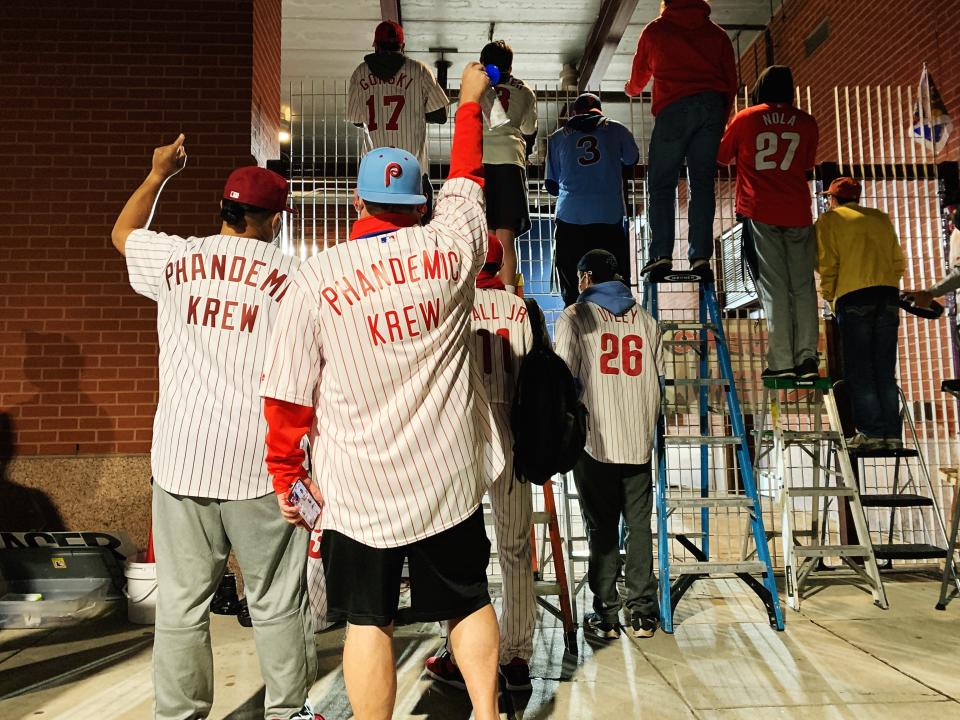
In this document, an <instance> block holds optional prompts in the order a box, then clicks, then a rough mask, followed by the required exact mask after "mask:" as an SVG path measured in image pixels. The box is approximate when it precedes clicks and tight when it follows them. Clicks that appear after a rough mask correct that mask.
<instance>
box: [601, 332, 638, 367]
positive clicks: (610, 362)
mask: <svg viewBox="0 0 960 720" xmlns="http://www.w3.org/2000/svg"><path fill="white" fill-rule="evenodd" d="M642 372H643V338H642V337H640V336H639V335H624V336H623V337H622V338H621V337H620V336H618V335H614V334H613V333H604V334H603V335H601V336H600V373H601V374H602V375H620V374H621V373H622V374H624V375H627V376H629V377H636V376H637V375H639V374H640V373H642Z"/></svg>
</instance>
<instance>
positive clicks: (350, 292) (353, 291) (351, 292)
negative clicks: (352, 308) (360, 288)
mask: <svg viewBox="0 0 960 720" xmlns="http://www.w3.org/2000/svg"><path fill="white" fill-rule="evenodd" d="M341 280H343V284H344V285H346V286H347V289H346V290H344V289H343V288H341V287H340V280H337V281H336V282H335V283H334V284H335V285H336V286H337V287H338V288H340V292H341V293H342V294H343V297H344V299H346V301H347V305H353V300H351V299H350V296H351V295H353V297H354V299H355V300H356V301H357V302H360V293H358V292H357V289H356V288H355V287H354V286H353V285H351V284H350V281H349V280H347V276H346V275H344V276H343V277H342V278H341Z"/></svg>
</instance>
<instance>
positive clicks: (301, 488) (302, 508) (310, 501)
mask: <svg viewBox="0 0 960 720" xmlns="http://www.w3.org/2000/svg"><path fill="white" fill-rule="evenodd" d="M287 502H289V503H290V504H291V505H294V506H295V507H296V508H297V510H298V511H299V512H300V517H302V518H303V521H304V522H305V523H306V524H307V527H309V528H313V526H314V525H316V524H317V520H318V519H319V518H320V504H319V503H318V502H317V501H316V500H314V498H313V495H311V494H310V490H308V489H307V486H306V485H305V484H304V482H303V480H297V481H296V482H295V483H294V484H293V485H291V486H290V494H289V495H288V496H287Z"/></svg>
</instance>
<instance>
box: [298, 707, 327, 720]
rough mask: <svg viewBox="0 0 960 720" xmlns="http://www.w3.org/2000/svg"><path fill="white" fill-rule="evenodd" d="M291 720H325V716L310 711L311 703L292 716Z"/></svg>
mask: <svg viewBox="0 0 960 720" xmlns="http://www.w3.org/2000/svg"><path fill="white" fill-rule="evenodd" d="M290 720H323V715H321V714H320V713H315V712H314V711H313V710H311V709H310V703H305V704H304V706H303V707H302V708H300V709H299V710H298V711H297V712H295V713H294V714H293V715H291V716H290Z"/></svg>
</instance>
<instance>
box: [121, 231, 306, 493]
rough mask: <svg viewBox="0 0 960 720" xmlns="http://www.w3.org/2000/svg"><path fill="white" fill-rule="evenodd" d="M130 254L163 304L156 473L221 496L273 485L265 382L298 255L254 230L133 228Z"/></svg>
mask: <svg viewBox="0 0 960 720" xmlns="http://www.w3.org/2000/svg"><path fill="white" fill-rule="evenodd" d="M126 256H127V269H128V271H129V274H130V284H131V285H132V286H133V289H134V290H136V291H137V292H138V293H140V294H141V295H144V296H145V297H148V298H150V299H151V300H153V301H155V302H156V303H157V333H158V335H159V340H160V401H159V403H158V404H157V414H156V418H155V420H154V424H153V447H152V451H151V456H152V457H151V465H152V469H153V477H154V480H155V481H156V482H157V484H158V485H159V486H160V487H162V488H163V489H164V490H166V491H167V492H169V493H172V494H174V495H189V496H191V497H209V498H218V499H220V500H247V499H250V498H257V497H262V496H264V495H266V494H267V493H268V492H272V491H273V488H272V487H271V485H270V479H269V476H268V474H267V470H266V467H265V465H264V455H265V450H266V448H265V445H264V442H263V438H264V436H265V435H266V432H267V424H266V421H265V420H264V417H263V411H262V403H261V401H260V397H259V395H258V393H257V386H258V380H259V378H260V372H261V370H262V369H263V362H264V358H265V357H266V353H267V342H268V341H269V340H270V331H271V329H272V326H273V322H274V320H275V319H276V317H277V315H278V313H279V309H280V301H281V300H282V299H283V298H284V296H286V294H287V291H288V289H289V287H290V276H291V274H292V273H293V271H294V270H295V269H296V264H297V261H296V260H295V259H294V258H291V257H287V256H285V255H284V254H283V253H281V252H280V250H279V249H278V248H276V247H275V246H274V245H271V244H268V243H265V242H262V241H260V240H256V239H254V238H241V237H234V236H231V235H213V236H211V237H206V238H195V237H191V238H186V239H184V238H181V237H176V236H173V235H165V234H163V233H156V232H151V231H149V230H135V231H133V232H132V233H130V235H129V237H128V238H127V244H126Z"/></svg>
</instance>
